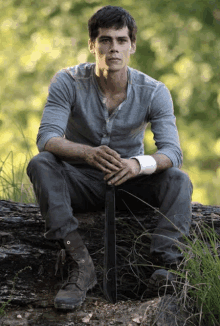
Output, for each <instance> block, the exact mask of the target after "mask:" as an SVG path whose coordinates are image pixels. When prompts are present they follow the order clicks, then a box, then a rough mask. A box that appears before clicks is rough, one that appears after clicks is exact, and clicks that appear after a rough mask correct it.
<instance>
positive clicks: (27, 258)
mask: <svg viewBox="0 0 220 326" xmlns="http://www.w3.org/2000/svg"><path fill="white" fill-rule="evenodd" d="M192 208H193V221H192V226H191V229H192V230H196V229H198V227H199V225H200V224H201V223H206V224H208V225H211V226H212V225H214V227H215V230H216V232H217V233H218V234H220V207H219V206H204V205H201V204H199V203H194V204H193V205H192ZM76 216H77V218H78V220H79V232H80V234H81V235H82V238H83V240H84V243H85V244H86V246H87V247H88V250H89V252H90V254H91V256H92V258H93V261H94V264H95V267H96V271H97V277H98V283H99V286H96V287H95V288H94V290H93V292H92V295H93V296H94V295H95V296H98V297H103V292H102V279H103V257H104V219H105V214H104V212H90V213H86V214H77V215H76ZM158 218H159V214H158V212H157V211H156V210H155V209H150V208H146V210H144V211H139V212H135V214H134V215H133V214H131V213H130V212H126V211H123V212H116V225H117V264H118V280H119V285H118V299H119V300H120V299H122V300H124V299H127V298H128V299H130V298H131V299H137V300H139V299H141V298H142V299H143V297H144V289H145V286H146V283H147V280H148V278H149V277H150V275H151V274H152V272H153V271H154V270H155V268H154V267H153V266H152V264H157V265H158V262H156V261H155V260H154V258H153V257H151V256H150V253H149V248H150V234H151V233H152V232H153V230H154V229H155V227H156V225H157V220H158ZM0 243H1V248H0V302H5V301H7V300H9V299H10V300H11V304H16V305H22V306H24V305H27V304H31V305H34V306H41V307H42V306H44V307H49V306H53V299H54V296H55V295H56V293H57V291H58V289H59V287H60V285H61V284H62V277H61V272H60V271H59V272H58V275H55V264H56V259H57V252H58V251H59V245H58V242H57V241H51V240H47V239H45V238H44V220H43V218H42V216H41V214H40V211H39V207H38V206H37V205H32V204H21V203H15V202H12V201H4V200H2V201H0ZM142 265H147V266H142ZM65 276H66V270H65V268H64V278H65Z"/></svg>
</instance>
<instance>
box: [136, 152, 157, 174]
mask: <svg viewBox="0 0 220 326" xmlns="http://www.w3.org/2000/svg"><path fill="white" fill-rule="evenodd" d="M131 158H136V159H137V160H138V162H139V164H140V166H141V170H140V173H139V174H152V173H154V172H155V171H156V169H157V162H156V161H155V159H154V158H153V156H151V155H139V156H133V157H131Z"/></svg>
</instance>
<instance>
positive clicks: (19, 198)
mask: <svg viewBox="0 0 220 326" xmlns="http://www.w3.org/2000/svg"><path fill="white" fill-rule="evenodd" d="M27 164H28V155H27V156H26V160H25V163H20V164H19V165H17V166H16V164H15V161H14V154H13V152H12V151H11V152H9V154H8V155H7V157H6V158H5V159H4V160H0V198H1V200H12V201H15V202H21V203H37V202H36V198H35V194H34V191H33V187H32V184H31V183H30V181H29V179H28V176H27V174H26V167H27Z"/></svg>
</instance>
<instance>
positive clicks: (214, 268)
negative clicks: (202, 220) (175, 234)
mask: <svg viewBox="0 0 220 326" xmlns="http://www.w3.org/2000/svg"><path fill="white" fill-rule="evenodd" d="M191 238H192V239H189V238H187V239H186V242H187V246H186V247H185V248H184V249H181V250H182V251H183V254H184V257H185V261H184V268H183V269H184V271H185V273H186V275H187V277H186V281H187V282H188V291H187V292H188V296H189V300H188V304H189V302H190V301H192V302H193V305H194V306H195V308H196V310H197V318H196V319H197V322H199V325H202V323H204V325H209V326H212V325H219V324H220V258H219V254H220V253H219V252H218V248H219V244H220V238H219V235H218V234H217V233H216V232H215V230H214V228H213V227H210V226H208V225H206V224H202V225H201V226H200V227H199V234H196V233H195V232H194V233H193V234H192V235H191Z"/></svg>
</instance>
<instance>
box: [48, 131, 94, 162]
mask: <svg viewBox="0 0 220 326" xmlns="http://www.w3.org/2000/svg"><path fill="white" fill-rule="evenodd" d="M89 148H90V146H88V145H83V144H78V143H74V142H71V141H69V140H67V139H65V138H61V137H53V138H51V139H49V140H48V142H47V143H46V145H45V148H44V150H45V151H48V152H51V153H53V154H54V155H56V156H58V157H59V158H60V159H61V160H63V161H67V162H70V161H82V162H84V161H85V157H86V151H88V149H89Z"/></svg>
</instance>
